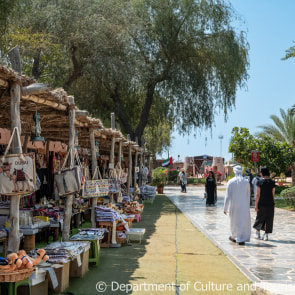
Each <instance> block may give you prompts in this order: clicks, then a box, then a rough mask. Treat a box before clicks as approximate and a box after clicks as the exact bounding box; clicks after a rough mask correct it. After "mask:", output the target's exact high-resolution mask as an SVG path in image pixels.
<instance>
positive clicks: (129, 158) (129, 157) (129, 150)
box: [127, 134, 132, 196]
mask: <svg viewBox="0 0 295 295" xmlns="http://www.w3.org/2000/svg"><path fill="white" fill-rule="evenodd" d="M127 140H128V141H129V142H128V160H129V161H128V162H129V164H128V179H127V194H128V196H129V193H130V186H131V185H132V153H131V143H130V135H129V134H127Z"/></svg>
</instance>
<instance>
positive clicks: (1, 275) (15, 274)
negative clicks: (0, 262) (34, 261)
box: [0, 266, 36, 283]
mask: <svg viewBox="0 0 295 295" xmlns="http://www.w3.org/2000/svg"><path fill="white" fill-rule="evenodd" d="M35 269H36V266H33V267H32V268H24V269H18V270H15V271H12V272H0V282H1V283H9V282H18V281H21V280H24V279H26V278H28V277H29V276H31V274H32V273H33V272H34V270H35Z"/></svg>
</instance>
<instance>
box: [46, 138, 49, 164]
mask: <svg viewBox="0 0 295 295" xmlns="http://www.w3.org/2000/svg"><path fill="white" fill-rule="evenodd" d="M49 146H50V141H49V140H47V141H46V146H45V157H46V165H47V167H48V166H49Z"/></svg>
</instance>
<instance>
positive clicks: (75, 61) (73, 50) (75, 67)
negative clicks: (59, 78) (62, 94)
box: [63, 45, 82, 89]
mask: <svg viewBox="0 0 295 295" xmlns="http://www.w3.org/2000/svg"><path fill="white" fill-rule="evenodd" d="M78 49H79V47H78V46H75V45H72V48H71V58H72V64H73V72H72V74H71V76H70V77H69V78H68V80H67V81H66V82H65V84H64V86H63V88H65V89H68V88H69V87H70V86H71V84H72V83H73V82H74V81H76V80H77V79H78V78H79V77H80V76H81V75H82V66H81V65H80V64H79V62H78V59H77V57H76V52H77V51H78Z"/></svg>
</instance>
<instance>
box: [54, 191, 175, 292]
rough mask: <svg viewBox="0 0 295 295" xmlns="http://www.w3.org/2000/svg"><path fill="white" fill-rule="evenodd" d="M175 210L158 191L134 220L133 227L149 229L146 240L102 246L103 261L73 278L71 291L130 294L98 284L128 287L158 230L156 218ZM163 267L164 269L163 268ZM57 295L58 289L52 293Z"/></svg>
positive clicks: (101, 258) (145, 236) (110, 286)
mask: <svg viewBox="0 0 295 295" xmlns="http://www.w3.org/2000/svg"><path fill="white" fill-rule="evenodd" d="M163 214H169V215H170V214H175V207H174V205H173V204H172V203H171V201H170V200H169V199H167V198H166V197H165V196H164V195H157V197H156V198H155V200H154V202H153V203H148V201H147V202H145V203H144V210H143V213H142V216H141V221H140V222H139V223H136V222H133V227H134V228H135V227H137V228H145V229H146V232H145V235H144V239H143V241H142V244H139V243H136V242H135V243H131V244H126V243H125V244H124V245H123V246H122V247H120V248H102V249H101V252H100V264H99V266H98V267H94V266H90V268H89V272H88V273H87V274H86V275H85V276H84V277H83V278H71V279H70V287H69V288H68V289H67V292H71V293H73V294H75V295H94V294H96V295H97V294H104V295H107V294H112V295H113V294H116V295H117V294H118V295H120V294H128V293H129V292H126V290H122V291H120V290H119V289H118V290H117V291H108V290H106V291H105V292H98V291H97V290H96V284H97V283H98V282H103V284H105V285H106V287H107V289H113V290H114V288H117V287H118V284H123V285H124V286H122V287H125V286H126V284H128V283H129V282H130V280H131V276H132V274H133V273H134V271H135V270H136V269H137V268H138V266H139V264H138V260H139V259H140V258H141V257H142V256H144V254H145V253H146V249H145V248H146V245H148V242H147V241H148V240H149V238H150V237H151V236H152V234H153V233H154V232H155V230H156V222H157V220H158V219H159V217H160V215H161V216H162V215H163ZM159 271H160V270H159ZM52 294H55V295H57V293H52ZM64 294H67V293H66V292H65V293H64Z"/></svg>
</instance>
